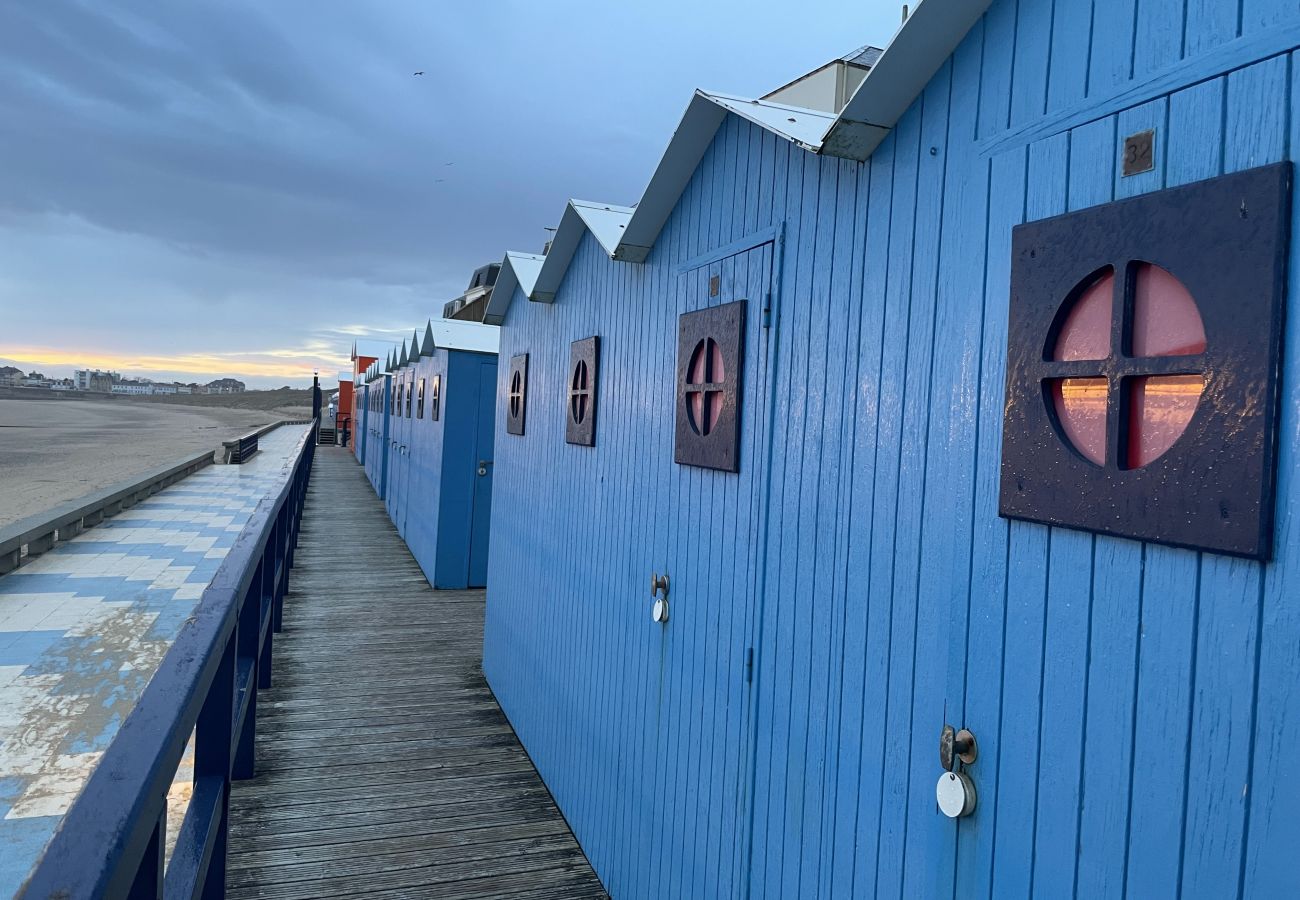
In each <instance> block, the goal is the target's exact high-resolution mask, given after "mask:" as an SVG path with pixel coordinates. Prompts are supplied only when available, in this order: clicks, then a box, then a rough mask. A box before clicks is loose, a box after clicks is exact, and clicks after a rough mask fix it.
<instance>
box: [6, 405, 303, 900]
mask: <svg viewBox="0 0 1300 900" xmlns="http://www.w3.org/2000/svg"><path fill="white" fill-rule="evenodd" d="M318 425H319V420H317V421H316V423H314V424H313V425H312V427H311V428H310V429H307V430H306V431H305V432H304V433H303V434H302V436H301V437H300V438H299V439H298V442H297V444H296V446H295V447H294V450H293V455H292V456H291V458H290V461H289V462H288V463H286V467H285V469H286V473H287V477H285V479H284V483H283V485H280V486H279V488H278V490H276V491H275V493H274V494H273V495H271V496H268V497H265V498H264V499H262V500H261V501H259V502H258V504H257V507H256V509H255V510H254V511H253V513H252V515H251V516H250V517H249V519H248V522H247V523H246V524H245V526H244V528H243V530H242V531H241V532H240V534H239V537H238V538H237V539H236V541H235V544H234V546H233V547H231V548H230V551H229V553H228V554H227V555H226V557H225V558H224V559H223V560H222V562H221V565H220V567H219V568H218V569H217V571H216V573H215V574H214V575H213V576H212V580H211V581H210V582H209V584H208V586H207V587H206V588H205V589H204V591H203V595H202V598H201V599H200V601H199V604H198V606H197V607H196V608H195V609H194V610H193V612H192V614H191V615H190V616H189V618H188V619H187V620H186V622H185V624H184V627H182V628H181V630H180V632H179V633H178V634H177V635H176V639H175V641H174V642H173V643H172V645H171V647H170V648H169V649H168V651H167V654H166V655H165V656H164V657H163V659H162V662H161V663H160V664H159V666H158V669H157V671H156V672H154V674H153V677H152V679H150V681H149V684H148V686H147V687H146V688H145V689H144V692H143V694H142V695H141V696H140V699H139V701H138V702H137V703H136V705H135V706H134V708H133V709H132V710H131V712H130V714H129V715H128V716H127V717H126V719H125V720H124V721H123V722H122V725H121V727H120V728H119V729H118V731H117V734H116V736H115V737H114V738H113V741H112V743H111V744H109V745H108V747H107V749H106V750H105V751H104V753H103V756H102V757H101V758H100V759H99V761H98V763H97V764H96V766H95V769H94V771H93V772H92V773H91V775H90V777H89V778H88V779H87V781H86V784H85V787H84V788H82V790H81V793H80V794H79V795H78V796H77V799H76V800H75V801H74V802H73V804H72V806H71V808H70V809H69V810H68V811H67V813H66V814H65V815H64V817H63V821H62V822H61V823H60V825H59V829H58V831H56V832H55V833H54V836H53V837H52V838H51V840H50V842H49V844H48V846H47V848H46V850H45V853H44V855H43V857H42V858H41V860H40V862H39V864H38V865H37V867H36V869H35V871H33V872H32V874H31V876H30V878H29V879H28V880H27V883H26V884H25V885H24V886H23V888H22V890H21V891H20V894H21V896H24V897H68V898H82V897H86V898H89V897H128V896H129V897H155V898H161V897H163V896H164V895H166V896H168V897H180V896H184V897H203V898H219V897H223V896H224V895H225V885H226V837H227V832H228V830H229V806H230V799H229V798H230V785H231V781H232V779H236V778H249V777H251V776H252V775H253V758H252V748H253V741H254V732H255V729H256V709H257V690H258V688H262V687H268V686H269V685H270V676H271V661H272V652H271V648H272V633H273V632H274V631H279V630H280V618H281V609H282V606H283V603H284V597H285V594H286V591H287V589H288V583H289V571H290V569H291V568H292V566H293V554H294V548H295V547H296V545H297V539H298V528H299V524H300V521H301V517H302V509H303V504H304V503H305V501H306V496H307V483H308V479H309V477H310V474H311V466H312V461H313V459H314V454H315V449H316V433H315V430H316V428H317V427H318ZM10 577H13V576H10ZM191 737H192V739H193V741H194V785H193V794H192V795H191V799H190V803H189V807H188V809H187V811H186V813H185V818H184V819H183V821H182V822H181V824H180V828H179V832H178V834H177V838H176V844H175V848H174V850H173V852H172V856H171V859H170V861H169V862H167V863H166V865H165V867H164V853H163V850H164V844H165V836H166V814H167V805H166V804H167V801H166V796H167V791H168V789H169V788H170V787H171V785H172V781H173V779H174V778H175V774H176V769H177V766H178V765H179V763H180V761H181V756H182V754H183V753H184V751H185V747H186V745H187V743H188V742H189V741H190V740H191Z"/></svg>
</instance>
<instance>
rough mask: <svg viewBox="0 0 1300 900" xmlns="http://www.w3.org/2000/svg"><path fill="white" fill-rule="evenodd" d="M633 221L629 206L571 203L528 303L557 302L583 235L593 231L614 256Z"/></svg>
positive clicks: (562, 218) (607, 250)
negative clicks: (629, 221) (556, 297)
mask: <svg viewBox="0 0 1300 900" xmlns="http://www.w3.org/2000/svg"><path fill="white" fill-rule="evenodd" d="M631 217H632V208H631V207H628V206H614V205H613V204H610V203H591V202H589V201H586V200H570V201H569V202H568V204H566V205H565V207H564V215H563V217H561V219H560V227H559V228H557V229H556V230H555V237H554V238H552V239H551V249H550V250H548V251H547V252H546V256H545V257H544V260H545V261H544V262H543V263H542V269H541V271H540V272H538V274H537V282H536V284H534V285H533V289H532V290H531V291H529V292H528V299H529V300H539V301H541V302H543V303H550V302H551V301H552V300H554V299H555V292H556V291H557V290H558V289H559V287H560V282H561V281H562V280H563V279H564V273H565V271H567V270H568V268H569V263H570V262H571V261H572V260H573V254H574V252H576V251H577V249H578V243H579V242H580V241H581V240H582V235H583V233H584V232H587V231H590V232H591V236H592V237H594V238H595V239H596V240H597V241H598V242H599V243H600V245H601V246H602V247H604V248H605V252H606V253H608V254H609V255H610V256H613V255H614V250H615V248H616V247H618V245H619V242H620V241H622V240H623V231H624V229H625V228H626V226H627V222H628V220H629V219H630V218H631ZM498 280H500V279H499V276H498Z"/></svg>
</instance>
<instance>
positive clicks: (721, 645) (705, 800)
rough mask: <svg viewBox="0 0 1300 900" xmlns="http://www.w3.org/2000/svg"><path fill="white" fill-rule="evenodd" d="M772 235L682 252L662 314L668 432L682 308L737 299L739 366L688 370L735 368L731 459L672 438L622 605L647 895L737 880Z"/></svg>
mask: <svg viewBox="0 0 1300 900" xmlns="http://www.w3.org/2000/svg"><path fill="white" fill-rule="evenodd" d="M774 248H775V244H774V242H773V240H772V239H771V238H768V239H767V240H766V241H764V242H762V243H759V244H758V245H757V246H753V247H752V248H751V249H747V250H744V251H742V252H739V253H731V254H730V255H723V256H720V257H718V258H710V257H708V256H706V257H705V258H703V259H701V260H698V261H693V262H691V263H687V264H686V265H685V266H683V267H682V268H681V269H680V270H679V272H678V274H677V276H676V290H675V299H676V304H675V309H674V310H672V312H673V315H672V319H671V322H668V323H666V324H668V325H669V328H670V330H669V331H668V333H667V334H666V335H665V336H664V337H665V338H666V340H665V341H664V346H665V347H671V348H672V350H671V353H672V356H677V357H678V359H677V360H674V359H673V358H672V356H670V357H669V358H668V359H667V360H666V362H667V363H668V365H667V366H663V365H660V366H659V369H660V381H659V383H660V384H661V385H662V389H663V390H665V391H669V392H673V396H672V400H673V402H671V403H664V404H660V408H659V410H658V415H659V416H660V417H659V418H658V419H657V420H656V422H655V423H654V427H655V428H657V429H661V430H666V431H667V432H668V434H669V435H670V436H673V437H672V438H671V439H675V440H676V441H678V442H679V443H680V440H681V437H680V435H675V434H674V432H675V426H676V425H677V424H678V423H677V420H676V413H677V404H678V403H680V402H682V398H681V397H679V396H678V395H677V390H678V386H677V385H676V384H675V382H674V380H673V378H672V375H671V374H670V373H672V372H674V366H673V363H674V362H677V363H678V365H679V366H680V365H682V364H683V363H682V362H681V359H682V357H681V350H680V349H679V346H678V343H679V342H678V329H679V327H680V326H681V319H680V317H681V315H682V314H684V313H691V312H695V311H698V310H704V309H710V308H716V307H723V306H726V305H728V304H733V303H737V302H739V303H741V304H743V310H744V318H743V328H742V329H741V334H742V336H743V347H742V348H741V351H740V354H739V359H740V365H739V367H738V370H737V371H721V369H720V368H715V369H711V370H710V371H709V372H708V373H707V377H704V376H703V375H701V376H700V377H699V378H696V379H695V380H696V381H707V382H709V383H710V384H718V383H720V382H722V381H725V380H727V379H733V378H736V377H739V378H740V379H741V383H740V385H739V388H738V391H737V397H738V398H739V400H738V407H739V423H738V432H737V440H736V449H737V450H738V458H737V459H736V460H735V461H734V462H735V467H736V468H737V470H738V471H735V472H731V471H725V470H715V469H711V468H704V467H700V466H695V465H683V464H679V463H675V462H673V459H674V457H675V456H676V458H681V454H680V449H681V448H680V446H677V447H674V450H675V451H677V452H676V453H675V454H673V453H670V454H667V455H666V456H665V457H664V458H663V460H662V462H661V463H659V465H658V467H657V468H656V473H655V475H654V477H655V480H656V481H657V482H658V483H657V484H655V485H654V487H652V490H654V491H656V492H657V497H658V502H657V503H656V510H657V512H656V513H655V514H652V515H651V516H649V517H648V518H647V519H646V520H645V524H646V526H647V530H646V533H645V534H644V535H643V536H642V539H641V542H642V544H643V545H644V546H645V547H646V548H648V550H649V552H648V553H645V554H644V555H643V559H644V562H643V565H644V571H642V572H636V573H634V575H635V579H636V581H637V584H636V588H637V589H639V590H638V593H639V594H640V596H643V597H647V600H646V601H645V602H644V603H643V604H638V605H637V606H636V607H635V608H633V609H632V611H631V613H630V614H631V615H634V616H636V617H637V618H638V619H640V620H641V621H642V622H644V625H643V626H642V628H644V629H646V630H648V631H649V632H650V633H651V638H650V641H651V646H650V652H649V653H648V654H647V659H648V664H649V667H648V670H647V671H646V672H645V679H646V686H647V692H648V696H647V698H646V701H647V702H646V708H647V711H648V715H649V716H651V717H652V723H653V731H652V733H651V734H650V735H648V737H649V738H650V740H651V741H652V744H651V746H652V748H653V749H652V753H653V759H652V760H650V761H649V762H650V764H649V765H648V766H646V767H645V769H644V771H645V777H646V778H649V779H653V787H652V788H651V792H652V796H653V797H654V800H653V803H654V805H655V814H654V815H653V817H652V821H651V823H650V825H651V830H652V833H650V834H649V835H648V836H647V838H648V844H647V853H648V862H649V866H648V870H647V872H646V879H647V880H646V883H645V887H646V888H647V890H646V893H645V896H671V897H706V896H707V897H733V896H741V895H743V890H744V881H745V879H744V874H743V869H744V867H745V865H746V858H747V853H748V850H747V841H748V833H749V817H750V814H751V808H750V794H751V783H752V777H753V770H752V761H753V727H752V726H753V722H752V715H753V681H752V675H753V668H752V665H751V663H752V659H753V648H754V634H755V629H756V627H757V618H758V614H759V610H758V607H759V602H758V597H759V572H760V569H761V566H762V561H761V559H760V552H761V551H760V548H761V546H762V537H763V535H762V530H763V526H764V523H765V521H766V515H765V513H766V509H765V504H766V498H767V496H768V493H767V490H766V483H767V474H766V473H767V465H768V459H767V434H768V428H769V408H770V384H769V380H768V376H769V371H770V366H771V360H770V358H769V352H770V351H769V343H770V342H769V337H768V330H767V328H766V327H765V314H764V310H765V308H766V307H767V304H768V293H769V290H770V285H771V283H772V275H773V264H774V260H775V252H774ZM723 252H724V253H725V252H726V251H723ZM716 337H717V339H718V340H719V341H721V340H723V336H721V335H718V336H716ZM709 339H711V338H705V340H706V341H707V340H709ZM692 340H693V338H692ZM689 352H690V351H689V348H688V353H689ZM665 376H667V377H665ZM692 377H694V376H691V375H689V374H688V376H687V378H688V380H689V379H690V378H692ZM706 402H707V401H706ZM701 408H703V409H707V406H702V407H701ZM700 427H705V426H704V424H703V423H701V425H700ZM652 572H654V573H659V574H661V575H667V577H668V579H669V589H668V606H669V617H668V621H667V622H666V623H656V622H653V621H652V620H651V603H650V600H649V599H648V595H647V594H646V593H645V591H646V587H645V586H647V585H648V584H649V582H650V578H651V574H652ZM648 787H649V786H648Z"/></svg>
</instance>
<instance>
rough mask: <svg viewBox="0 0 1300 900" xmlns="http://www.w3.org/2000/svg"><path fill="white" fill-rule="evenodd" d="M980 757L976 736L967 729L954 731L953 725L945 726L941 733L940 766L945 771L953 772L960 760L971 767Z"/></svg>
mask: <svg viewBox="0 0 1300 900" xmlns="http://www.w3.org/2000/svg"><path fill="white" fill-rule="evenodd" d="M978 757H979V745H978V744H976V743H975V735H973V734H971V733H970V732H969V731H967V730H966V729H965V728H963V729H962V730H961V731H954V730H953V727H952V726H951V725H944V726H943V730H941V731H940V732H939V764H940V765H941V766H943V768H944V771H947V772H951V771H952V770H953V767H954V766H955V765H956V764H957V762H958V761H959V760H960V761H961V762H962V763H964V764H965V765H968V766H969V765H970V764H971V763H973V762H975V760H976V759H977V758H978Z"/></svg>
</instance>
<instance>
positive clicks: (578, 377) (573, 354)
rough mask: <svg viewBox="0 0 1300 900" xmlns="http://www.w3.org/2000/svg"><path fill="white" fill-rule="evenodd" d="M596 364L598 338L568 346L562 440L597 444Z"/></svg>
mask: <svg viewBox="0 0 1300 900" xmlns="http://www.w3.org/2000/svg"><path fill="white" fill-rule="evenodd" d="M599 363H600V338H599V337H596V336H592V337H589V338H586V339H585V340H581V341H574V342H573V343H572V344H571V345H570V347H569V381H568V393H567V397H566V407H565V410H566V415H565V417H564V439H565V440H566V441H567V442H568V443H570V444H578V445H580V446H583V447H594V446H596V403H597V390H596V386H597V380H596V378H597V371H598V369H597V367H598V365H599Z"/></svg>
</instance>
